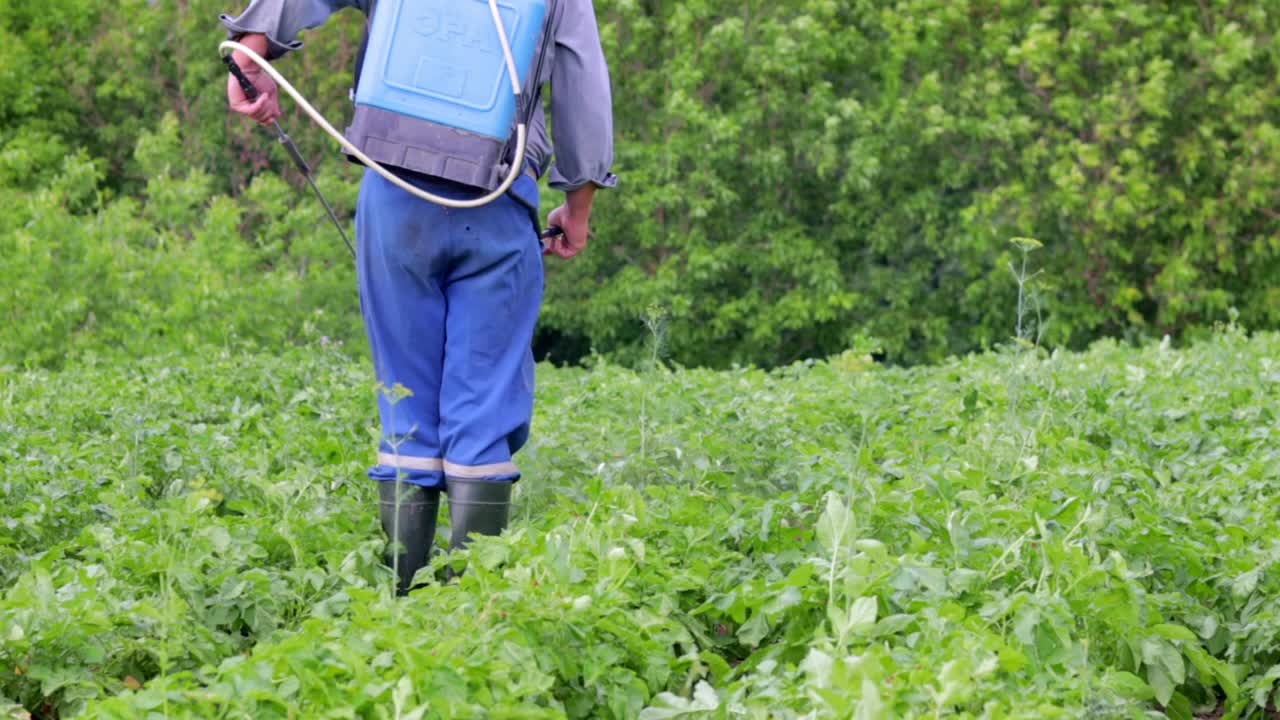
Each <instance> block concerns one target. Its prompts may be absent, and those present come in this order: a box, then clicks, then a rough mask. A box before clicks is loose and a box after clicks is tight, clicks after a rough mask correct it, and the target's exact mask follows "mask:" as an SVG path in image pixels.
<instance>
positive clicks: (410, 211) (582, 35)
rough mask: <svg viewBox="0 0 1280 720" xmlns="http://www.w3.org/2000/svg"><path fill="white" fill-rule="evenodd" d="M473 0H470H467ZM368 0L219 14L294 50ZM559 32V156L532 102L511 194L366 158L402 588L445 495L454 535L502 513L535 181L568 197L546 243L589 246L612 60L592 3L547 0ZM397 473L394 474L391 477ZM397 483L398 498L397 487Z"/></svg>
mask: <svg viewBox="0 0 1280 720" xmlns="http://www.w3.org/2000/svg"><path fill="white" fill-rule="evenodd" d="M462 1H468V2H474V1H475V0H462ZM372 4H373V0H252V2H251V3H250V5H249V7H248V8H247V9H246V10H245V11H244V12H243V13H241V14H240V15H239V16H236V17H229V16H226V15H223V16H222V18H221V19H222V23H223V24H224V25H225V26H226V28H227V30H228V33H229V36H230V37H231V38H232V39H235V40H238V41H239V42H240V43H242V44H244V45H245V46H247V47H249V48H251V49H253V50H254V51H255V52H257V53H258V54H259V55H262V56H264V57H266V58H268V59H275V58H279V57H280V56H282V55H284V54H285V53H286V52H289V51H292V50H296V49H299V48H301V47H302V45H301V43H299V42H297V41H296V39H295V38H296V35H297V33H298V32H299V31H300V30H302V29H305V28H311V27H315V26H318V25H320V24H322V23H323V22H324V21H325V20H327V19H328V17H329V16H330V15H331V14H332V13H334V12H336V11H337V10H339V9H341V8H342V7H355V8H358V9H359V10H361V11H362V12H365V13H366V14H367V13H369V12H370V10H371V5H372ZM549 9H550V11H549V18H548V20H547V23H548V24H547V28H548V32H549V33H550V39H551V40H552V42H547V43H545V44H544V47H545V48H546V54H545V55H544V57H543V60H542V62H541V63H540V64H539V65H538V66H539V67H541V68H543V71H542V76H541V77H538V78H534V79H532V81H529V82H526V83H525V89H526V93H529V92H531V91H532V90H533V88H535V87H540V86H541V85H542V84H544V83H546V82H548V81H550V83H551V91H552V129H553V136H554V140H555V153H556V155H555V163H554V165H552V166H551V167H550V168H548V163H549V161H550V160H551V158H552V150H551V145H550V143H549V142H548V139H547V134H546V130H545V123H544V120H543V117H542V115H543V109H542V104H541V101H540V100H539V102H538V103H537V104H536V105H535V106H534V108H533V114H532V116H531V118H530V121H529V142H528V150H527V153H526V156H527V161H526V172H525V173H524V174H523V175H521V177H520V178H519V179H518V180H517V181H516V183H515V184H514V185H513V186H512V188H511V190H510V191H509V192H508V194H507V195H505V196H503V197H500V198H499V199H498V200H496V201H494V202H493V203H491V204H489V205H486V206H484V207H480V208H474V209H462V210H460V209H451V208H446V207H442V206H438V205H434V204H431V203H428V202H426V201H424V200H421V199H419V198H417V197H414V196H412V195H411V194H409V193H407V192H405V191H404V190H403V189H401V188H398V187H396V186H395V185H394V184H392V183H390V182H388V181H387V180H386V179H385V178H383V177H381V176H379V175H377V174H376V173H374V172H373V171H370V170H366V171H365V175H364V179H363V181H362V183H361V187H360V195H359V200H358V202H357V207H356V237H357V245H358V248H359V250H358V252H357V275H358V282H359V289H360V304H361V311H362V314H363V316H364V322H365V329H366V331H367V333H368V337H369V344H370V346H371V350H372V354H373V362H374V368H375V372H376V374H377V378H378V381H379V384H380V385H381V386H383V387H385V388H396V387H397V386H403V387H404V388H405V389H407V390H408V391H409V393H411V394H410V395H408V396H404V394H403V393H395V392H393V393H385V392H384V393H383V394H382V396H381V397H380V398H379V400H378V409H379V414H380V416H381V421H382V431H383V435H382V442H381V446H380V448H379V453H378V464H377V465H376V466H374V467H373V468H372V469H371V470H370V471H369V476H370V477H371V478H372V479H374V480H377V481H379V482H380V490H379V511H380V512H379V514H380V517H381V520H382V526H383V529H384V530H385V531H386V533H387V535H388V538H389V539H390V540H391V542H392V545H393V546H394V547H397V548H398V558H396V560H395V562H396V563H397V564H398V569H399V584H398V592H400V593H401V594H403V593H405V592H407V591H408V588H409V585H410V582H411V580H412V579H413V575H414V573H415V572H416V571H417V570H418V569H419V568H420V567H422V566H423V565H425V564H426V563H427V561H428V560H429V557H430V552H431V546H432V543H433V540H434V537H435V526H436V515H437V512H438V509H439V503H440V493H441V492H442V491H443V492H445V493H446V494H447V495H448V498H449V518H450V525H451V541H450V545H451V547H454V548H457V547H460V546H462V545H464V544H465V543H466V540H467V537H468V535H469V534H471V533H478V534H486V535H496V534H498V533H500V532H502V530H503V528H504V527H505V526H506V522H507V516H508V508H509V504H510V498H511V485H512V483H514V482H515V481H516V480H518V479H519V478H520V472H519V470H518V469H517V468H516V466H515V464H513V463H512V455H513V454H514V453H516V451H518V450H519V449H520V447H521V446H523V445H524V443H525V441H526V439H527V438H528V435H529V422H530V417H531V415H532V412H533V367H534V365H533V355H532V350H531V347H530V346H531V343H532V339H533V330H534V324H535V322H536V320H537V315H538V310H539V306H540V304H541V301H542V289H543V267H542V246H541V244H540V242H539V239H538V237H537V230H536V222H537V221H536V216H534V217H531V213H530V208H536V207H537V203H538V199H537V194H538V189H537V183H536V180H535V178H537V177H539V176H540V175H541V174H542V173H543V172H544V171H547V170H548V169H549V171H550V185H551V187H553V188H556V189H558V190H563V191H564V192H565V194H566V201H565V203H564V204H563V205H561V206H560V207H558V208H556V209H555V210H553V211H552V212H551V214H550V216H549V224H550V225H553V226H557V227H559V228H561V230H562V233H561V234H560V235H557V236H555V237H554V238H553V239H552V240H551V241H550V243H549V246H548V250H549V252H552V253H554V254H556V255H559V256H560V257H562V258H566V259H567V258H572V257H573V256H574V255H577V254H578V253H579V252H581V251H582V250H583V249H584V248H585V247H586V245H587V237H588V224H589V222H590V217H591V207H592V201H593V198H594V195H595V191H596V188H598V187H613V186H614V185H615V184H616V183H617V178H616V177H614V176H613V175H612V174H611V173H610V166H611V164H612V162H613V143H612V135H613V123H612V111H611V97H610V89H609V75H608V68H607V66H606V64H605V59H604V54H603V52H602V50H601V47H600V37H599V32H598V28H597V25H596V19H595V12H594V9H593V7H592V4H591V0H555V2H553V3H550V4H549ZM234 59H235V60H236V62H237V64H239V65H240V67H241V68H243V70H244V71H245V73H246V74H247V75H248V76H249V79H250V80H251V81H252V82H253V84H254V85H255V86H256V87H257V89H258V90H259V92H260V96H259V97H258V99H257V100H256V101H253V102H249V101H248V99H247V98H246V96H245V94H244V92H243V91H242V89H241V88H240V85H239V84H238V83H237V82H236V81H235V79H234V78H232V77H231V76H228V79H227V98H228V100H229V102H230V105H231V108H232V109H233V110H235V111H236V112H239V113H242V114H244V115H248V116H249V117H251V118H253V119H254V120H256V121H258V122H260V123H263V124H269V123H271V122H272V121H273V120H275V119H276V118H277V117H279V115H280V106H279V101H278V96H277V90H276V86H275V83H274V82H273V81H272V80H271V78H270V77H268V76H267V75H266V74H265V73H263V72H261V70H260V69H259V68H258V66H257V65H256V64H255V63H253V62H252V61H250V60H249V59H248V58H247V57H245V56H243V55H242V54H241V53H239V52H237V53H236V54H235V56H234ZM397 174H399V175H400V176H401V177H402V178H404V179H406V180H408V181H409V182H411V183H413V184H414V185H415V186H417V187H419V188H421V189H423V190H426V191H428V192H431V193H434V194H436V195H442V196H446V197H454V198H469V197H476V196H478V195H480V194H483V191H479V190H477V189H475V188H469V187H466V186H462V185H458V184H455V183H452V182H449V181H446V180H442V179H439V178H433V177H428V176H424V175H420V174H417V173H411V172H407V171H401V172H398V173H397ZM397 478H399V479H400V480H402V481H403V482H396V480H397ZM397 490H399V493H398V494H399V497H397Z"/></svg>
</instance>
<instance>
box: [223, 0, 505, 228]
mask: <svg viewBox="0 0 1280 720" xmlns="http://www.w3.org/2000/svg"><path fill="white" fill-rule="evenodd" d="M489 9H490V11H491V12H492V13H493V23H494V25H495V27H496V28H497V30H498V38H499V39H501V41H502V54H503V55H504V56H505V57H506V61H507V72H508V73H510V75H511V91H512V92H513V93H514V94H515V96H516V100H517V101H518V100H519V99H520V78H519V76H518V74H517V72H516V61H515V58H514V57H512V55H511V46H510V44H508V41H507V32H506V29H505V28H504V27H503V26H502V17H501V16H500V15H499V14H498V4H497V0H489ZM234 50H238V51H240V52H241V53H243V54H244V56H245V57H247V58H249V59H250V60H252V61H253V62H254V63H255V64H257V66H258V67H260V68H262V70H263V72H265V73H266V74H267V75H269V76H270V77H271V79H272V80H275V81H276V85H277V86H278V87H280V88H283V89H284V91H285V92H287V93H289V96H290V97H292V98H293V99H294V101H295V102H297V103H298V107H300V108H302V111H303V112H305V113H306V114H307V115H309V116H310V117H311V119H312V120H314V121H315V123H316V124H317V125H319V126H320V128H321V129H322V130H324V131H325V132H327V133H329V135H330V136H332V137H333V139H334V140H337V141H338V144H339V145H341V146H342V149H343V150H346V151H347V152H348V153H349V154H350V155H352V156H353V157H355V158H356V159H357V160H359V161H360V162H362V163H364V164H365V165H366V166H368V167H369V168H370V169H371V170H373V171H374V172H376V173H378V174H379V175H381V176H382V177H384V178H386V179H387V182H390V183H392V184H394V185H395V186H396V187H399V188H400V189H401V190H404V191H405V192H407V193H409V194H411V195H414V196H417V197H420V198H422V199H423V200H426V201H427V202H431V203H435V204H436V205H444V206H445V207H451V208H474V207H480V206H482V205H488V204H489V203H491V202H493V201H494V200H497V199H498V198H500V197H502V195H503V193H505V192H506V191H507V190H508V189H509V188H510V187H511V184H512V183H514V182H515V181H516V178H517V177H519V176H520V171H521V168H522V167H523V165H524V151H525V140H526V138H527V135H528V129H527V128H526V127H525V124H524V123H520V124H519V125H517V126H516V156H515V159H514V160H512V162H511V171H510V172H508V173H507V177H506V179H505V180H503V181H502V184H501V185H499V186H498V188H497V189H496V190H494V191H493V192H491V193H489V194H488V195H485V196H483V197H478V198H475V199H473V200H455V199H454V198H447V197H441V196H439V195H435V194H432V193H429V192H426V191H425V190H420V189H418V188H416V187H414V186H413V185H411V184H409V183H407V182H405V181H404V180H403V179H401V178H400V176H398V175H396V174H395V173H393V172H391V171H390V170H388V169H386V168H385V167H383V166H382V165H381V164H380V163H379V162H378V161H376V160H374V159H373V158H371V157H369V156H368V155H365V154H364V153H363V152H361V151H360V148H358V147H356V146H355V145H352V144H351V141H349V140H347V138H346V137H344V136H343V134H342V133H340V132H338V131H337V130H336V129H335V128H334V127H333V125H331V124H330V123H329V121H328V120H326V119H325V118H324V115H321V114H320V111H319V110H316V109H315V107H314V106H312V105H311V103H309V102H307V99H306V98H305V97H303V96H302V93H300V92H298V90H297V88H295V87H294V86H293V85H292V84H291V83H290V82H289V81H288V80H286V79H285V78H284V76H283V75H281V74H280V72H279V71H278V70H276V69H275V68H274V67H272V66H271V63H269V62H267V60H266V58H263V57H262V56H261V55H259V54H258V53H256V52H254V51H253V50H252V49H250V48H248V47H245V46H244V45H241V44H240V43H238V42H234V41H232V40H226V41H224V42H222V44H220V45H218V52H219V53H221V54H223V55H229V54H231V52H232V51H234ZM518 106H519V103H518V102H517V107H518Z"/></svg>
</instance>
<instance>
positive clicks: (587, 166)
mask: <svg viewBox="0 0 1280 720" xmlns="http://www.w3.org/2000/svg"><path fill="white" fill-rule="evenodd" d="M559 5H560V10H561V12H560V18H559V22H558V23H557V27H556V30H555V46H554V50H553V52H554V56H553V58H552V69H551V136H552V140H553V144H554V153H555V164H554V165H553V166H552V168H551V178H550V183H551V187H553V188H556V189H557V190H575V189H577V188H580V187H582V186H583V185H586V184H587V183H595V184H596V185H599V186H600V187H606V188H608V187H613V186H615V185H617V184H618V178H617V177H616V176H615V175H614V174H613V173H612V172H610V170H611V168H612V166H613V97H612V94H611V92H610V89H609V67H608V65H607V64H606V62H605V57H604V50H603V49H602V48H601V47H600V30H599V27H598V26H597V24H596V13H595V8H594V7H592V4H591V0H561V2H560V3H559Z"/></svg>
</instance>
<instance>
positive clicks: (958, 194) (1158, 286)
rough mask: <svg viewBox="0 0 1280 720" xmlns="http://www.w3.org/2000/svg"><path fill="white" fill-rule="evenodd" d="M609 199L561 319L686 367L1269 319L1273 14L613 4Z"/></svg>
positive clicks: (1279, 145)
mask: <svg viewBox="0 0 1280 720" xmlns="http://www.w3.org/2000/svg"><path fill="white" fill-rule="evenodd" d="M597 8H598V10H599V11H600V13H601V15H602V17H603V18H604V20H605V22H606V26H607V27H606V47H607V48H608V51H609V53H610V56H611V61H612V63H613V67H614V70H615V72H614V80H615V85H616V88H615V98H616V107H617V109H618V110H619V111H620V112H618V119H619V126H620V133H619V166H620V167H619V168H618V172H619V174H620V176H621V177H622V178H623V183H624V184H623V185H622V186H621V189H620V190H619V191H618V192H616V193H614V194H611V195H610V196H608V197H607V198H606V199H605V200H604V201H603V202H602V204H601V208H600V214H599V220H598V222H597V230H598V232H599V235H600V239H599V242H598V244H597V247H596V248H594V251H593V252H590V253H588V254H587V255H586V256H585V259H583V260H582V261H575V262H574V263H572V264H571V265H568V266H566V267H565V268H563V269H562V270H561V271H560V272H558V273H557V274H556V275H554V276H552V280H551V282H550V296H549V307H548V311H547V315H546V317H547V323H548V324H549V325H550V326H552V327H555V328H557V329H559V330H561V331H562V332H564V333H566V334H579V335H584V336H586V337H588V338H590V339H591V341H592V342H594V343H595V344H596V346H597V347H598V348H600V349H602V350H616V349H618V348H620V347H637V346H638V345H639V343H640V342H641V339H642V337H643V335H644V332H645V329H644V327H643V325H642V323H640V322H639V321H638V319H637V318H638V316H640V315H641V313H642V310H643V309H644V308H646V307H647V306H648V305H650V304H653V303H658V304H660V305H662V306H665V307H666V308H667V309H668V313H669V320H670V328H669V329H670V332H669V337H670V342H671V346H672V352H673V355H674V357H675V358H676V359H678V360H680V361H683V362H687V363H699V364H711V365H724V364H727V363H729V362H732V361H749V362H760V363H776V362H786V361H788V360H791V359H794V358H797V357H805V356H816V355H826V354H829V353H832V352H835V351H838V350H840V349H841V348H842V347H844V346H846V345H848V344H852V343H854V342H856V341H857V338H858V337H859V336H860V335H862V334H865V335H870V336H873V337H874V338H876V339H878V340H879V342H880V343H881V344H882V345H883V347H884V349H885V351H886V353H887V354H888V355H889V357H890V358H891V359H894V360H900V361H925V360H934V359H938V358H940V357H942V356H943V355H945V354H947V353H957V352H964V351H968V350H972V349H975V348H981V347H986V346H990V345H992V344H993V343H997V342H1000V341H1003V340H1004V339H1005V338H1007V337H1008V336H1009V335H1011V334H1012V328H1013V324H1014V323H1013V318H1012V316H1011V312H1010V308H1011V307H1012V305H1013V302H1012V300H1013V297H1014V294H1015V292H1016V288H1015V286H1014V283H1013V282H1012V281H1011V278H1010V276H1009V272H1008V269H1007V261H1008V260H1009V259H1010V258H1009V256H1008V254H1007V252H1006V250H1007V249H1008V248H1009V246H1008V242H1007V241H1008V239H1009V238H1010V237H1013V236H1020V235H1031V236H1034V237H1036V238H1039V239H1040V240H1042V241H1043V242H1044V243H1045V245H1046V247H1047V250H1046V252H1045V253H1044V254H1043V255H1042V256H1041V257H1039V258H1038V259H1039V260H1040V261H1041V262H1042V263H1043V264H1044V266H1045V271H1046V273H1045V276H1044V279H1045V280H1047V281H1049V285H1048V287H1047V291H1046V293H1045V295H1044V297H1043V298H1042V301H1043V305H1044V308H1045V310H1046V312H1047V314H1048V315H1047V324H1046V327H1045V330H1046V337H1045V339H1046V341H1047V342H1050V343H1054V344H1063V345H1069V346H1082V345H1084V344H1086V343H1087V342H1088V341H1089V340H1091V339H1094V338H1096V337H1098V336H1100V335H1114V336H1151V335H1154V336H1159V335H1161V334H1164V333H1170V334H1174V335H1175V336H1182V335H1188V334H1193V335H1194V334H1197V333H1199V332H1201V331H1202V330H1203V329H1204V328H1207V327H1210V326H1212V325H1213V324H1214V323H1215V322H1218V321H1222V320H1225V319H1227V318H1228V316H1229V312H1230V309H1231V308H1233V307H1234V308H1236V309H1238V311H1239V313H1240V317H1241V318H1242V322H1243V323H1244V324H1245V325H1247V326H1251V327H1276V326H1277V323H1280V290H1278V289H1277V285H1276V283H1275V281H1274V278H1275V277H1277V273H1278V272H1280V216H1278V215H1277V213H1276V209H1277V205H1276V198H1277V197H1278V193H1280V172H1277V170H1278V169H1280V168H1278V167H1277V162H1278V161H1280V132H1278V131H1277V129H1276V127H1275V126H1274V125H1273V120H1274V118H1275V116H1276V114H1275V113H1276V110H1277V107H1280V106H1278V105H1277V103H1278V102H1280V100H1278V98H1280V87H1277V77H1280V74H1278V73H1277V70H1278V69H1280V42H1277V41H1276V40H1275V38H1277V37H1280V34H1278V33H1277V30H1280V14H1277V13H1276V12H1274V8H1272V9H1270V10H1269V9H1268V4H1265V3H1264V4H1257V3H1246V2H1214V3H1175V4H1159V5H1158V6H1157V5H1152V4H1150V3H1142V2H1110V1H1108V2H1101V1H1095V2H1078V1H1076V0H1070V1H1068V0H1051V1H1048V2H1036V3H1031V2H1025V1H1024V2H1014V1H1011V0H1004V1H993V0H948V1H947V2H940V1H938V0H899V1H898V2H893V3H881V2H870V1H866V0H851V1H848V2H831V1H828V0H804V1H801V0H792V1H790V2H778V3H767V4H759V3H730V2H724V1H723V0H721V1H719V2H710V1H708V0H701V1H699V0H691V1H690V2H683V3H661V4H659V3H637V2H626V1H623V0H617V1H609V2H598V3H597Z"/></svg>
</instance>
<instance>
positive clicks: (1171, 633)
mask: <svg viewBox="0 0 1280 720" xmlns="http://www.w3.org/2000/svg"><path fill="white" fill-rule="evenodd" d="M1151 632H1153V633H1155V634H1156V635H1159V636H1160V637H1163V638H1168V639H1170V640H1187V641H1189V642H1197V638H1196V634H1195V633H1194V632H1191V630H1190V629H1188V628H1186V627H1184V626H1182V625H1174V624H1172V623H1161V624H1159V625H1155V626H1152V628H1151Z"/></svg>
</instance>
